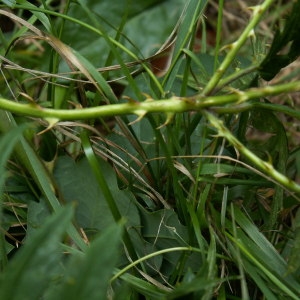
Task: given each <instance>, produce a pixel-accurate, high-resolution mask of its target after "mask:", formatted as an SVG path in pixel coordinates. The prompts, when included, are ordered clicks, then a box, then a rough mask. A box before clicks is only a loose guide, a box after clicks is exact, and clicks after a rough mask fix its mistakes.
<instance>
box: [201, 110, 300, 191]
mask: <svg viewBox="0 0 300 300" xmlns="http://www.w3.org/2000/svg"><path fill="white" fill-rule="evenodd" d="M204 114H205V116H206V118H207V119H208V120H209V122H210V123H211V124H212V125H213V126H214V127H215V128H216V129H217V131H218V134H219V136H222V137H224V138H225V139H226V140H227V141H229V142H230V143H231V144H232V145H233V146H234V147H235V149H236V150H237V151H238V152H239V153H241V154H243V155H244V156H245V157H246V158H247V159H249V160H250V161H251V162H252V163H253V164H254V165H255V166H256V167H258V168H259V169H260V170H262V171H263V172H264V173H265V174H267V175H268V176H269V177H270V178H272V179H274V180H275V181H276V182H278V183H279V184H281V185H282V186H284V187H286V188H287V189H288V190H291V191H294V192H297V193H299V192H300V185H298V184H297V183H296V182H294V181H292V180H290V179H289V178H288V177H286V176H285V175H283V174H282V173H280V172H278V171H277V170H276V169H275V168H274V167H273V166H272V165H271V164H270V163H268V162H266V161H264V160H262V159H260V158H259V157H258V156H256V155H255V154H254V153H253V152H252V151H250V150H249V149H248V148H247V147H245V146H244V145H243V144H242V143H241V142H240V141H239V140H238V139H237V138H236V137H235V136H234V135H233V134H232V133H231V132H230V131H229V130H228V129H227V128H226V126H225V125H224V124H223V122H222V121H221V120H219V119H218V118H217V117H215V116H214V115H213V114H211V113H209V112H207V111H205V112H204Z"/></svg>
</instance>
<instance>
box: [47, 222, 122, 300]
mask: <svg viewBox="0 0 300 300" xmlns="http://www.w3.org/2000/svg"><path fill="white" fill-rule="evenodd" d="M121 237H122V226H121V225H118V224H114V225H112V226H109V227H108V228H106V229H105V230H103V232H102V233H101V234H100V235H99V236H98V237H97V238H95V239H94V240H93V242H92V243H91V245H90V247H89V248H88V249H87V250H86V252H85V253H84V254H83V255H82V254H80V255H73V256H72V257H71V259H70V261H69V262H68V263H67V267H66V272H65V275H64V279H63V283H62V285H61V286H60V287H59V288H58V289H56V290H55V291H54V292H53V293H52V294H51V293H50V296H49V297H47V299H49V300H50V299H53V300H60V299H61V300H73V299H76V300H86V299H90V300H94V299H95V300H98V299H107V292H108V287H109V279H110V276H111V275H112V273H113V269H114V267H115V264H116V263H117V261H118V255H119V252H120V247H119V246H120V244H121Z"/></svg>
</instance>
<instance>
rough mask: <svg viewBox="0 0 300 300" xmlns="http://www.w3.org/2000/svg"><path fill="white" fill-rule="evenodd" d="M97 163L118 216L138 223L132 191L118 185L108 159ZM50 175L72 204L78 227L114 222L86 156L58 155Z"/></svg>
mask: <svg viewBox="0 0 300 300" xmlns="http://www.w3.org/2000/svg"><path fill="white" fill-rule="evenodd" d="M101 166H102V168H103V172H104V174H105V179H106V181H107V184H108V186H109V188H110V190H111V193H112V195H113V197H114V199H115V200H116V201H117V205H118V208H119V210H120V212H121V214H122V217H124V218H126V219H127V221H128V223H127V225H128V226H133V227H139V224H140V220H139V215H138V211H137V208H136V206H135V203H134V199H133V198H132V194H131V193H130V192H129V191H127V190H120V189H119V187H118V184H117V180H116V174H115V173H114V171H113V169H112V167H111V166H110V165H109V164H108V163H106V162H104V161H101ZM54 176H55V179H56V181H57V184H58V187H59V189H60V191H61V193H62V195H63V197H64V199H65V201H66V202H68V203H73V204H74V205H75V206H76V220H77V223H78V225H79V226H80V227H82V228H84V229H90V230H94V231H98V230H103V229H104V228H106V227H107V226H108V225H110V224H112V223H114V222H115V221H114V219H113V217H112V214H111V212H110V210H109V207H108V205H107V202H106V201H105V198H104V195H103V192H102V190H101V189H100V187H99V185H98V183H97V180H96V179H95V177H94V175H93V173H92V170H91V168H90V166H89V164H88V161H87V160H86V159H82V160H80V161H78V162H75V161H74V160H73V159H72V158H70V157H67V156H63V157H59V158H58V160H57V162H56V166H55V169H54Z"/></svg>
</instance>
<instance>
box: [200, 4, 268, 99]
mask: <svg viewBox="0 0 300 300" xmlns="http://www.w3.org/2000/svg"><path fill="white" fill-rule="evenodd" d="M273 2H274V0H266V1H264V2H263V3H262V4H261V5H257V6H255V7H254V10H253V14H252V19H251V20H250V21H249V23H248V26H247V27H246V28H245V30H244V31H243V32H242V34H241V35H240V37H239V38H238V40H237V41H235V42H234V43H232V44H230V45H229V46H228V47H229V49H230V50H229V52H228V53H227V55H226V57H225V59H224V60H223V62H222V63H221V65H220V67H219V68H218V69H217V71H216V72H214V75H213V76H212V78H211V79H210V81H209V82H208V84H207V85H206V87H205V88H204V90H203V92H202V95H210V94H211V93H212V92H213V90H214V89H215V87H216V86H217V84H218V83H219V82H220V80H221V78H222V77H223V75H224V73H225V71H226V70H227V69H228V67H229V66H230V64H231V63H232V61H233V60H234V59H235V57H236V55H237V53H238V51H239V50H240V48H241V47H242V46H243V45H244V43H245V42H246V40H247V39H248V37H249V36H250V35H251V34H252V31H253V29H254V28H255V26H256V25H257V24H258V22H259V21H260V19H261V18H262V16H263V14H264V13H265V11H266V10H267V9H268V8H269V6H270V5H271V4H272V3H273Z"/></svg>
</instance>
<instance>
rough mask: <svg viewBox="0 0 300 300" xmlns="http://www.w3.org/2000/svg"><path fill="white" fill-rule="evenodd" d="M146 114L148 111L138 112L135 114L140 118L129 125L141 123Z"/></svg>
mask: <svg viewBox="0 0 300 300" xmlns="http://www.w3.org/2000/svg"><path fill="white" fill-rule="evenodd" d="M146 113H147V111H146V110H136V111H135V112H134V114H136V115H137V116H138V118H137V119H136V120H134V121H132V122H130V123H129V124H128V125H133V124H135V123H137V122H139V121H141V120H142V119H143V118H144V116H145V115H146Z"/></svg>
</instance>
